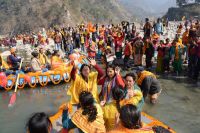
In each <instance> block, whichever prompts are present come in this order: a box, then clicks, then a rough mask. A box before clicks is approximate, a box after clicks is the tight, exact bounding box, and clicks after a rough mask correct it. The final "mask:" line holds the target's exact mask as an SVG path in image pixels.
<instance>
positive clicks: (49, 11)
mask: <svg viewBox="0 0 200 133" xmlns="http://www.w3.org/2000/svg"><path fill="white" fill-rule="evenodd" d="M130 16H131V15H130V14H129V13H127V12H126V11H125V9H124V8H123V7H121V6H120V4H119V3H118V1H117V0H0V34H10V33H13V34H16V33H22V32H30V31H34V30H38V29H40V28H42V27H45V28H47V27H50V26H53V25H63V24H70V25H76V24H77V23H80V22H81V21H92V22H94V23H98V22H101V23H106V22H107V23H108V22H111V20H112V22H120V21H121V20H124V19H127V18H130Z"/></svg>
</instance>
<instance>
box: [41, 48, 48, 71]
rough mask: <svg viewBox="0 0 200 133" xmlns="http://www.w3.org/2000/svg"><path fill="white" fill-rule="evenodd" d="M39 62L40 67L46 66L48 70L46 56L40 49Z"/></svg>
mask: <svg viewBox="0 0 200 133" xmlns="http://www.w3.org/2000/svg"><path fill="white" fill-rule="evenodd" d="M39 60H40V63H41V65H44V66H47V68H50V61H49V59H48V57H47V56H46V54H45V53H44V49H43V48H40V49H39Z"/></svg>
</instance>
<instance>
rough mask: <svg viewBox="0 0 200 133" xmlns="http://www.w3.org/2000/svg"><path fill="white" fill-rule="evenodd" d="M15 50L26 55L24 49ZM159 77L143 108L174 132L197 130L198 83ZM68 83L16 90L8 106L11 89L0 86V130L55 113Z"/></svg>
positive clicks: (8, 131)
mask: <svg viewBox="0 0 200 133" xmlns="http://www.w3.org/2000/svg"><path fill="white" fill-rule="evenodd" d="M1 50H5V49H1ZM18 53H19V54H20V55H26V53H25V52H24V51H20V52H18ZM27 58H28V56H27ZM159 80H160V82H161V84H162V89H163V91H162V93H161V95H160V97H159V102H158V103H157V104H156V105H151V104H150V103H149V102H148V101H146V104H145V106H144V112H146V113H148V114H149V115H151V116H153V117H155V118H157V119H159V120H160V121H162V122H164V123H165V124H167V125H169V126H170V127H171V128H173V129H174V130H175V131H176V132H178V133H199V132H200V127H199V125H200V111H199V109H200V102H199V97H200V87H199V86H197V85H194V84H192V83H191V82H190V81H189V80H188V79H187V78H186V77H180V78H176V77H173V76H160V77H159ZM68 87H69V85H68V84H66V83H65V84H61V85H57V86H53V85H50V86H47V87H37V88H35V89H30V88H26V89H23V90H20V91H18V93H17V102H16V104H15V106H14V107H12V108H8V103H9V98H10V96H11V95H12V92H13V91H10V92H6V91H3V90H1V91H0V133H12V132H15V133H25V132H26V130H25V124H26V122H27V120H28V118H29V117H30V116H31V114H33V113H35V112H46V113H48V114H49V115H52V114H54V113H56V111H57V109H58V107H59V106H60V105H61V104H62V103H63V102H67V101H69V97H67V96H66V90H67V88H68Z"/></svg>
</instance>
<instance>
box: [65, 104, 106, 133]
mask: <svg viewBox="0 0 200 133" xmlns="http://www.w3.org/2000/svg"><path fill="white" fill-rule="evenodd" d="M95 106H96V108H97V117H96V120H95V121H93V122H88V117H87V115H83V114H82V112H83V109H81V108H80V109H78V110H77V111H76V112H75V113H74V114H73V115H72V118H71V119H69V116H68V113H67V112H63V117H62V123H63V127H64V128H65V129H68V130H70V129H74V128H78V129H79V132H81V133H82V132H84V133H90V132H91V133H105V132H106V129H105V126H104V120H103V111H102V109H101V107H100V105H98V104H95Z"/></svg>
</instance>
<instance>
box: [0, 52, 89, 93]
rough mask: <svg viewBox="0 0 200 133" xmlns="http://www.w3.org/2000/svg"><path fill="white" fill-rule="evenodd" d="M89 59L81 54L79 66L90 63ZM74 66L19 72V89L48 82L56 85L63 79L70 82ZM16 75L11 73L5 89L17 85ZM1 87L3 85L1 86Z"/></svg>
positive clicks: (43, 84) (44, 84)
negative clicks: (61, 68) (45, 70)
mask: <svg viewBox="0 0 200 133" xmlns="http://www.w3.org/2000/svg"><path fill="white" fill-rule="evenodd" d="M88 63H89V62H88V60H87V59H86V56H85V55H81V56H80V57H79V59H78V64H77V67H78V68H80V67H81V65H82V64H88ZM72 68H73V66H71V65H69V66H68V67H67V69H66V70H56V71H52V70H49V71H47V72H44V73H43V72H30V73H27V74H19V82H18V89H23V88H24V87H25V86H27V85H28V86H29V87H30V88H35V87H36V86H37V85H40V86H46V85H48V83H53V84H54V85H58V84H60V83H61V82H62V81H64V82H66V83H68V82H69V81H70V73H71V70H72ZM27 77H29V78H30V82H27V81H26V78H27ZM16 78H17V77H16V75H9V76H8V77H7V85H6V87H4V89H5V90H7V91H9V90H11V89H12V88H13V87H14V86H15V82H16ZM0 87H1V86H0Z"/></svg>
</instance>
